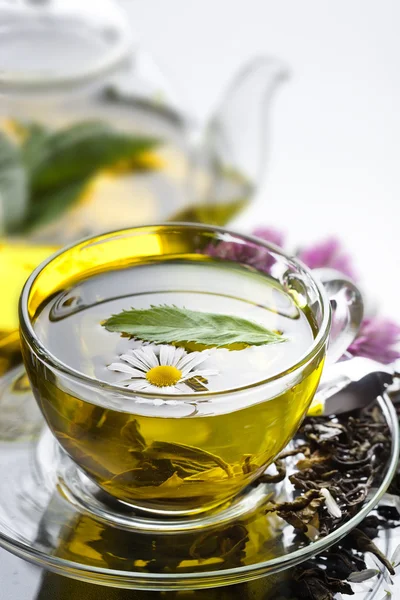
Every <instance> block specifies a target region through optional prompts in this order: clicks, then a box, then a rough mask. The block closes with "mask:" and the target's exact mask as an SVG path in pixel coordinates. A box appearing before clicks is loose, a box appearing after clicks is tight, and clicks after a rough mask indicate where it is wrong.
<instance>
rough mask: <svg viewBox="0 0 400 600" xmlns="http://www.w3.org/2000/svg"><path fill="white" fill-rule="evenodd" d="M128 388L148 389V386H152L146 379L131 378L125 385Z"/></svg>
mask: <svg viewBox="0 0 400 600" xmlns="http://www.w3.org/2000/svg"><path fill="white" fill-rule="evenodd" d="M126 387H127V388H128V389H129V390H136V391H139V390H140V391H142V392H144V391H146V392H147V391H150V388H151V387H153V386H152V385H151V384H150V383H149V382H148V381H147V380H144V379H136V380H135V379H132V380H131V382H130V383H129V385H127V386H126Z"/></svg>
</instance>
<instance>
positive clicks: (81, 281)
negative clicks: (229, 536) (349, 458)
mask: <svg viewBox="0 0 400 600" xmlns="http://www.w3.org/2000/svg"><path fill="white" fill-rule="evenodd" d="M208 267H212V268H213V269H214V268H215V269H217V271H216V273H217V276H216V277H214V276H213V277H205V278H203V277H200V276H198V269H199V268H200V269H202V268H208ZM138 268H139V269H140V268H142V269H143V268H146V269H148V268H149V269H153V271H152V273H156V276H153V277H147V278H143V277H141V276H140V273H141V272H142V271H140V270H138ZM135 269H136V270H135ZM154 269H156V271H155V270H154ZM171 269H178V271H179V269H181V271H179V272H180V273H185V275H184V276H180V278H179V280H178V283H179V289H180V290H181V291H182V293H188V294H189V295H196V296H197V295H200V298H204V303H203V304H200V306H203V305H204V306H206V302H207V301H208V298H211V305H213V298H214V299H219V298H223V301H224V302H225V301H228V302H231V301H234V302H236V301H237V300H238V299H239V300H240V302H242V303H245V304H246V306H247V305H248V306H250V307H252V310H258V307H262V306H264V303H265V302H266V298H267V297H268V298H271V286H272V287H273V288H274V290H275V292H274V294H275V293H278V292H276V290H279V294H280V297H281V298H283V299H284V303H285V302H286V303H287V307H289V306H292V307H293V308H294V311H295V313H294V314H295V316H294V317H293V323H294V325H296V319H300V315H301V316H302V318H303V319H304V317H305V318H306V319H307V321H308V323H309V326H310V328H311V329H310V331H312V332H313V333H312V336H311V337H310V343H309V344H308V345H307V346H306V347H305V350H304V351H303V352H302V353H301V354H300V355H298V356H297V357H296V358H295V359H293V360H292V361H289V362H288V361H286V366H285V368H281V369H278V370H277V369H275V370H271V369H270V368H269V365H268V364H267V363H265V365H264V363H262V366H261V371H260V376H259V377H258V379H257V380H254V381H250V380H246V377H245V376H246V368H247V367H246V362H245V361H244V362H243V363H242V365H243V366H242V370H243V371H244V373H243V376H244V379H240V380H238V381H236V380H235V381H233V379H234V377H233V375H232V381H233V382H232V385H229V384H227V385H225V387H223V388H222V389H214V388H212V387H211V388H207V386H205V385H203V384H204V381H205V382H206V383H207V380H204V379H201V378H200V380H197V383H200V387H199V388H197V389H189V393H184V392H182V390H181V389H178V390H177V391H176V390H175V392H176V393H174V394H171V393H164V392H165V391H166V388H165V387H160V388H158V389H159V391H158V389H156V390H154V386H153V388H151V389H150V391H149V390H148V389H146V386H144V387H142V388H140V387H139V389H130V388H128V387H123V386H122V385H119V384H118V382H113V381H111V382H110V381H109V380H108V381H107V380H105V379H104V378H102V377H101V376H99V375H98V372H96V369H93V370H92V372H88V371H87V370H84V369H82V371H81V370H80V369H79V364H76V363H74V360H75V359H74V357H73V358H72V363H74V364H68V361H66V359H65V355H64V354H63V352H61V350H60V354H58V352H57V351H55V350H54V347H51V348H50V345H49V338H48V335H47V333H48V332H47V331H46V330H45V329H43V328H42V329H38V327H37V323H38V318H39V317H40V316H41V314H42V313H43V311H44V310H45V309H46V306H48V305H49V303H53V305H52V306H53V308H52V311H50V313H49V315H50V318H49V321H50V323H49V327H51V326H52V323H51V321H52V320H53V321H54V322H55V321H57V320H61V321H62V320H63V319H68V323H70V327H72V331H74V332H76V333H73V334H72V335H71V334H70V333H68V336H66V337H69V339H70V340H73V343H74V344H76V348H77V352H78V354H79V353H80V352H83V350H82V348H84V350H85V352H86V353H87V352H89V354H90V352H92V353H93V354H95V353H96V352H97V351H98V349H97V348H96V347H95V345H94V346H93V345H92V347H90V343H89V342H90V340H89V338H87V339H86V338H85V331H86V330H85V329H84V328H83V329H79V327H80V326H79V327H78V326H77V321H76V320H74V319H76V318H78V317H79V315H80V313H82V314H83V315H84V314H85V309H86V308H87V307H89V308H93V307H95V308H96V307H97V308H98V307H99V306H100V308H101V307H102V306H103V305H105V304H106V303H107V302H109V301H112V300H113V299H115V298H128V305H127V306H128V307H129V302H130V300H129V298H130V297H135V298H136V297H137V296H141V297H146V298H148V299H149V300H148V306H150V305H154V304H158V302H157V297H158V296H157V295H158V294H159V293H160V290H161V292H162V293H167V292H169V288H170V287H171V286H172V287H173V283H171V281H172V280H171V279H170V273H171V272H172V273H174V271H171ZM182 269H186V271H182ZM188 269H189V270H188ZM193 269H195V270H196V271H195V275H193V274H192V271H191V270H193ZM110 276H112V277H113V278H114V279H113V281H112V282H111V283H110V280H107V277H110ZM324 276H325V278H326V279H327V280H328V281H329V294H330V297H329V296H328V293H327V291H326V289H325V288H324V285H323V284H322V283H321V282H320V281H319V279H318V278H314V276H313V274H312V273H311V271H310V270H308V269H307V268H306V267H304V266H303V265H302V264H301V263H300V262H299V261H298V260H297V259H295V258H293V257H290V256H289V255H287V254H285V253H284V252H282V251H281V250H280V249H278V248H277V247H275V246H273V245H272V244H267V243H265V242H263V241H261V240H259V239H257V238H252V237H247V236H244V235H239V234H236V233H231V232H228V231H226V230H223V229H221V228H214V227H211V226H206V225H194V224H181V223H171V224H166V225H154V226H145V227H138V228H131V229H125V230H121V231H116V232H111V233H106V234H103V235H100V236H97V237H93V238H90V239H87V240H84V241H81V242H79V243H77V244H75V245H72V246H69V247H67V248H66V249H63V250H61V251H60V252H58V253H56V254H54V255H53V256H52V257H50V258H49V259H48V260H46V261H45V262H44V263H42V265H41V266H39V267H38V268H37V269H36V270H35V271H34V272H33V273H32V275H31V276H30V277H29V279H28V281H27V283H26V284H25V287H24V289H23V292H22V295H21V299H20V329H21V343H22V351H23V357H24V362H25V366H26V370H27V373H28V376H29V379H30V382H31V386H32V389H33V392H34V395H35V398H36V400H37V403H38V405H39V407H40V409H41V411H42V413H43V415H44V417H45V419H46V422H47V424H48V426H49V428H50V430H51V432H52V434H53V435H54V437H55V438H56V440H57V441H58V442H59V445H60V447H61V449H62V451H63V452H65V453H66V454H67V455H68V456H69V458H70V459H72V461H73V462H74V463H75V465H76V466H77V467H78V470H80V472H83V473H84V474H85V475H86V476H87V477H88V478H89V480H90V481H91V482H92V483H93V482H94V483H95V484H97V486H98V488H99V489H100V490H102V491H105V492H107V493H108V494H109V495H110V496H111V497H112V498H113V499H116V500H118V501H122V502H124V503H128V504H129V505H130V506H132V507H135V508H139V509H141V510H144V511H147V512H148V513H150V514H153V515H154V514H155V515H161V516H166V515H176V516H185V515H196V514H200V513H203V512H204V511H208V510H210V509H212V508H215V507H218V506H220V505H222V504H225V503H226V502H227V501H229V500H231V499H233V498H235V497H236V496H237V495H238V494H239V493H240V492H242V491H243V490H244V489H245V488H246V487H247V486H248V485H249V484H251V483H252V482H253V481H254V480H256V479H257V477H259V476H260V475H261V474H262V472H263V471H264V470H265V468H266V467H268V465H269V464H271V463H272V462H273V460H274V458H275V457H276V456H277V455H278V454H279V453H280V451H281V450H282V449H283V448H284V447H285V446H286V445H287V443H288V442H289V441H290V439H291V438H292V437H293V435H294V434H295V432H296V431H297V429H298V427H299V425H300V423H301V421H302V419H303V418H304V416H305V414H306V413H307V410H308V408H309V406H310V403H311V401H312V399H313V396H314V394H315V391H316V389H317V386H318V383H319V380H320V377H321V372H322V369H323V365H324V362H325V359H326V357H327V347H328V342H329V343H330V348H329V352H332V356H333V357H334V358H335V359H336V358H337V357H338V356H340V355H341V354H342V353H343V352H344V351H345V349H346V347H347V345H348V343H349V340H350V339H351V337H352V336H353V335H354V332H355V331H356V329H357V326H358V325H359V322H360V320H361V317H362V311H361V310H360V302H361V301H360V297H359V295H358V292H357V290H356V288H355V287H354V286H353V285H352V284H351V282H349V281H348V280H346V279H341V278H340V277H339V276H338V275H337V274H335V273H333V274H332V273H331V274H328V276H327V274H326V273H325V274H324ZM115 277H117V279H115ZM243 277H245V278H247V279H242V278H243ZM238 278H239V279H238ZM104 281H105V282H106V283H105V284H104ZM107 282H108V283H107ZM243 282H244V283H243ZM83 289H85V290H86V291H85V294H83V292H82V290H83ZM331 305H332V306H333V307H334V309H335V310H334V312H335V314H336V315H337V316H338V318H337V319H334V324H335V327H334V328H332V325H331V323H332V310H331ZM97 308H96V310H97ZM203 310H205V311H206V309H205V308H204V309H203ZM268 310H270V311H272V313H273V312H274V308H273V307H272V308H271V306H269V308H268ZM286 310H287V311H289V308H286ZM79 318H80V317H79ZM100 325H101V323H99V328H100ZM68 327H69V325H68ZM331 330H332V335H331V340H330V339H329V338H330V332H331ZM64 331H65V330H64ZM107 335H108V332H107ZM109 335H111V336H114V337H113V339H117V340H118V342H117V343H118V344H119V343H122V344H125V346H124V347H125V348H126V344H128V345H129V344H133V345H134V343H136V342H135V341H132V340H131V339H127V338H126V336H125V338H124V339H122V338H120V336H119V335H118V334H117V333H111V334H109ZM110 339H111V338H110ZM121 339H122V341H121ZM57 343H58V344H59V345H58V346H57V348H60V349H62V347H63V345H64V344H66V343H67V340H66V339H64V338H63V337H61V339H57ZM278 346H279V348H280V350H279V352H280V354H279V356H283V357H284V356H285V352H287V350H286V348H289V347H288V346H285V343H283V344H278V345H277V346H276V347H278ZM145 347H146V348H150V350H149V351H151V352H153V355H152V356H153V359H152V360H155V359H154V356H155V357H156V359H157V360H159V362H160V364H162V360H161V358H162V356H163V354H162V352H164V351H162V350H161V346H159V347H158V346H157V344H153V345H150V346H149V345H147V346H146V345H145V346H143V347H142V348H145ZM162 347H163V348H164V349H165V347H166V346H165V345H163V346H162ZM88 348H89V349H88ZM168 348H169V350H168V351H169V352H175V351H176V347H175V346H174V345H172V344H170V345H169V346H168ZM282 349H283V350H282ZM193 350H194V351H196V352H198V351H204V348H198V347H197V346H196V345H195V347H193V344H190V343H187V344H186V346H184V347H183V349H182V348H180V356H182V354H183V353H185V357H186V353H187V354H188V355H190V353H191V352H192V351H193ZM206 351H207V350H206ZM217 351H218V352H225V354H224V355H223V356H225V357H227V360H228V362H229V360H230V357H233V356H234V355H235V356H236V358H237V357H238V356H241V355H240V352H242V351H247V347H246V345H245V344H244V345H240V344H239V346H237V345H234V346H232V347H229V346H228V347H227V348H225V349H218V350H217ZM273 352H274V353H275V350H273ZM79 355H80V354H79ZM196 356H197V355H196ZM207 356H208V355H207ZM243 356H244V355H243ZM271 356H273V354H271ZM89 358H90V357H89ZM328 358H329V353H328ZM210 360H211V359H210ZM109 362H110V361H109ZM167 364H168V363H167ZM169 364H171V363H169ZM220 364H223V361H222V363H221V362H220ZM227 364H228V363H227ZM235 364H236V367H235V368H237V366H238V365H239V370H240V360H239V362H238V361H236V363H235ZM178 366H179V365H178ZM232 373H233V370H232ZM167 391H168V390H167Z"/></svg>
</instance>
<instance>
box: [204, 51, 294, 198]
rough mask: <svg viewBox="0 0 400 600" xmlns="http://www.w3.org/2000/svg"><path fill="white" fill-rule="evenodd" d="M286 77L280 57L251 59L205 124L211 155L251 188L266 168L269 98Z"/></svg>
mask: <svg viewBox="0 0 400 600" xmlns="http://www.w3.org/2000/svg"><path fill="white" fill-rule="evenodd" d="M287 77H288V69H287V68H286V66H285V65H284V64H283V63H282V62H281V61H280V60H278V59H275V58H269V57H258V58H255V59H252V60H251V61H250V62H249V63H247V64H245V65H244V67H242V69H240V71H239V72H238V73H237V75H236V76H235V77H234V79H233V80H232V82H231V84H230V85H229V87H228V89H227V91H226V92H225V94H224V95H223V97H222V100H221V102H220V104H219V106H218V108H217V110H216V111H215V112H214V114H213V115H212V117H211V119H210V120H209V123H208V135H207V138H208V139H207V146H208V152H209V153H210V156H212V157H213V160H214V161H216V162H217V163H219V164H220V165H225V167H229V168H230V169H234V170H235V171H236V172H237V173H240V175H241V176H243V177H245V178H246V179H247V180H248V181H249V182H250V183H251V185H252V187H253V189H256V188H257V186H258V185H259V183H260V181H261V178H262V175H263V173H264V171H265V165H266V158H267V149H268V146H269V133H268V118H269V111H270V103H271V99H272V97H273V95H274V92H275V90H276V89H277V87H279V84H280V83H281V82H282V81H284V80H285V79H286V78H287Z"/></svg>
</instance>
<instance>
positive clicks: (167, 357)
mask: <svg viewBox="0 0 400 600" xmlns="http://www.w3.org/2000/svg"><path fill="white" fill-rule="evenodd" d="M173 357H174V348H173V347H172V346H166V345H163V346H160V355H159V362H160V365H166V366H170V365H172V361H173Z"/></svg>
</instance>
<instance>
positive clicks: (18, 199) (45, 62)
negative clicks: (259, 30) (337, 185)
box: [0, 0, 286, 370]
mask: <svg viewBox="0 0 400 600" xmlns="http://www.w3.org/2000/svg"><path fill="white" fill-rule="evenodd" d="M0 39H1V42H2V52H1V56H0V233H1V235H2V236H3V242H2V243H1V242H0V275H1V277H2V280H3V281H4V280H6V281H7V290H8V291H7V294H3V299H2V300H1V301H0V370H1V347H2V343H3V344H5V345H6V346H7V347H9V342H10V339H15V340H17V339H18V336H17V334H16V332H15V328H16V324H17V315H16V304H17V298H18V295H19V292H20V289H21V286H22V284H23V282H24V280H25V279H26V277H27V275H28V274H29V272H30V271H31V270H32V269H33V268H34V267H35V266H36V265H37V264H38V263H39V262H41V260H43V259H44V258H45V257H46V256H47V255H48V254H49V253H51V252H52V251H53V249H54V248H55V247H58V246H60V245H64V244H66V243H69V242H71V241H74V240H76V239H77V238H80V237H84V236H86V235H92V234H94V233H97V232H100V231H105V230H112V229H117V228H120V227H124V226H133V225H140V224H145V223H149V222H153V223H154V222H160V221H165V220H181V221H200V222H206V223H210V224H215V225H225V224H226V223H227V222H229V221H230V220H232V219H233V218H234V217H235V216H236V215H237V214H238V213H239V212H240V211H241V210H242V209H243V208H245V207H246V206H247V204H248V203H249V202H250V200H251V198H252V197H253V195H254V193H255V191H256V190H257V186H258V184H259V182H260V176H261V173H262V171H263V169H264V162H265V151H266V146H267V131H266V117H267V116H268V109H269V100H270V98H271V97H272V95H273V92H274V90H275V89H276V87H277V85H278V83H279V82H280V81H281V80H282V79H283V78H284V77H285V75H286V70H285V68H284V66H283V65H282V63H281V62H280V61H278V60H275V59H270V58H262V57H261V58H257V59H254V60H252V61H251V62H250V63H249V64H247V65H246V66H245V67H244V68H243V69H242V70H241V71H240V72H239V73H238V74H237V75H236V77H235V78H234V80H233V82H232V83H231V85H230V86H229V88H228V90H227V91H226V93H225V94H224V95H223V97H222V98H221V100H220V102H219V103H218V106H217V109H216V110H215V112H214V113H213V114H212V115H211V116H210V117H209V119H208V121H207V123H206V126H205V127H204V128H200V127H199V126H198V125H196V124H195V123H194V121H193V120H192V119H190V118H189V117H188V116H187V111H186V109H185V107H183V106H182V105H181V103H180V102H179V101H177V100H176V98H175V97H174V94H173V92H171V87H170V84H169V82H167V81H166V79H165V77H164V76H163V74H162V73H161V71H160V70H159V69H158V68H157V66H156V65H155V63H154V62H153V61H152V59H151V58H150V57H149V56H148V55H147V54H146V53H145V52H144V51H143V50H141V49H140V48H137V47H136V46H135V44H134V41H133V37H132V33H131V31H130V28H129V25H128V21H127V19H126V18H124V15H123V13H122V12H121V10H120V8H119V6H118V5H117V4H116V3H114V2H112V1H111V0H97V1H96V2H95V3H94V2H82V0H35V1H34V0H30V1H29V0H0ZM10 332H11V338H10V336H9V333H10Z"/></svg>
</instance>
